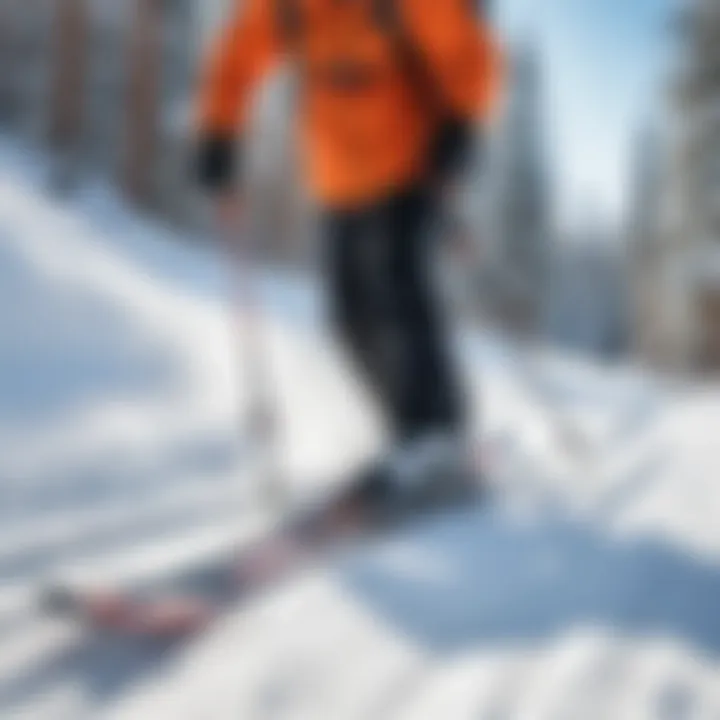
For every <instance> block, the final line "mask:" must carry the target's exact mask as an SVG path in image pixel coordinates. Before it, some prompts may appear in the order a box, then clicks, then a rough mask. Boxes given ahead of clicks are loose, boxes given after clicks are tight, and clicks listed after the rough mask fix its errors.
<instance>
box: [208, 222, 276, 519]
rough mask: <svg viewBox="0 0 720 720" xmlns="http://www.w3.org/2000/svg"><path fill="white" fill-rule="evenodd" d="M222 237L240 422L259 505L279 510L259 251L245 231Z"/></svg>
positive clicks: (231, 230)
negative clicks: (242, 392)
mask: <svg viewBox="0 0 720 720" xmlns="http://www.w3.org/2000/svg"><path fill="white" fill-rule="evenodd" d="M220 235H221V239H222V241H223V245H224V247H225V251H226V254H227V257H228V259H229V261H230V269H231V278H232V288H233V289H232V330H231V331H232V336H233V338H234V344H235V347H236V352H237V357H238V360H239V364H240V366H241V368H242V370H243V372H242V376H241V378H242V381H243V382H244V383H245V384H246V392H247V393H248V399H247V403H246V410H245V412H244V417H243V419H242V422H243V424H244V427H243V429H242V431H243V436H244V437H245V438H246V451H247V452H250V453H253V454H254V456H255V457H256V458H257V460H258V462H257V465H256V468H255V469H256V470H257V473H258V488H259V491H260V497H261V500H262V501H263V502H266V503H268V504H269V505H270V506H271V507H273V508H276V507H278V506H279V505H280V504H281V503H282V502H283V500H284V495H285V488H284V487H283V482H282V481H281V478H280V472H279V469H278V462H277V454H278V451H279V437H278V436H279V413H278V410H277V407H276V404H275V399H274V393H273V385H272V377H271V363H270V347H269V338H268V332H267V328H266V327H264V322H263V317H262V315H263V308H262V301H261V292H260V290H259V288H258V287H257V277H256V275H257V272H258V267H257V266H258V258H259V250H258V247H257V241H256V238H255V236H254V234H253V233H250V232H248V231H247V229H246V227H242V228H240V230H239V232H238V228H237V227H234V226H232V225H227V224H225V225H224V226H223V227H222V228H221V231H220Z"/></svg>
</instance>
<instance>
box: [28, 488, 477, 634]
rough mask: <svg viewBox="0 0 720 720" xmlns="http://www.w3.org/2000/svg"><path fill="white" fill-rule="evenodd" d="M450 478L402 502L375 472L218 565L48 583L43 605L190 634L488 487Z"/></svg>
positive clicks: (138, 628)
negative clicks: (149, 581) (126, 585)
mask: <svg viewBox="0 0 720 720" xmlns="http://www.w3.org/2000/svg"><path fill="white" fill-rule="evenodd" d="M444 485H445V484H444V483H442V484H439V485H438V487H441V486H444ZM448 485H449V486H450V487H451V491H450V492H448V491H447V488H446V489H445V490H443V494H442V496H438V495H437V494H433V495H426V496H425V497H423V498H419V497H415V498H413V502H406V501H403V502H402V503H399V502H396V501H395V499H394V498H389V497H388V496H387V490H386V489H385V488H384V487H383V486H382V485H381V484H378V483H376V482H374V479H373V480H371V481H370V482H364V483H360V484H359V485H358V486H357V487H356V488H354V489H353V491H351V492H347V491H346V492H344V493H341V494H340V495H339V496H338V497H336V498H334V499H333V500H331V501H330V502H326V503H324V504H323V505H321V506H320V507H317V506H315V507H314V508H312V509H310V510H305V511H303V512H300V513H297V514H296V515H295V516H294V517H293V518H292V519H290V520H289V521H288V522H286V523H285V524H283V525H281V526H280V528H279V529H276V530H274V531H271V532H269V533H268V534H267V535H266V536H265V537H264V538H261V539H260V540H258V541H257V542H255V543H252V544H251V545H250V546H249V547H245V548H243V549H241V550H240V551H238V552H237V553H235V554H234V555H233V556H231V557H229V558H225V559H222V560H219V561H218V562H217V563H216V565H214V566H213V567H206V568H203V569H202V570H201V571H200V572H199V573H190V574H188V576H187V577H180V578H174V579H173V580H172V582H171V583H170V587H168V588H165V589H162V588H153V589H150V590H146V591H145V592H140V591H138V592H133V591H132V590H125V589H120V590H117V589H116V590H113V589H101V590H91V589H87V588H85V589H83V588H72V587H65V586H62V585H58V584H56V585H54V586H51V587H48V588H45V589H44V590H43V592H42V594H41V608H42V609H43V611H45V612H47V613H49V614H51V615H53V616H55V617H63V618H70V619H74V620H76V621H78V622H80V623H82V624H84V625H87V626H89V627H91V628H95V629H99V630H103V631H107V632H115V633H120V634H124V635H136V636H141V637H150V638H157V639H176V638H181V637H186V636H189V635H192V634H195V633H198V632H200V631H202V630H203V629H204V628H206V627H207V626H208V625H209V624H210V623H211V622H212V621H213V620H214V619H215V618H216V617H218V616H219V615H220V614H222V613H223V611H224V610H226V609H227V608H228V607H231V606H233V605H237V604H238V603H240V602H242V601H243V600H246V599H248V598H249V597H250V596H252V595H254V594H255V593H257V592H260V591H262V590H263V589H264V588H267V587H268V586H271V585H272V584H273V583H276V582H279V581H280V580H283V579H286V578H288V577H289V576H290V575H292V573H293V572H296V571H299V570H301V569H303V568H305V567H307V565H308V564H309V563H310V562H312V561H314V560H317V559H319V558H320V556H321V555H322V553H323V552H324V551H326V550H328V549H331V548H332V547H334V546H336V545H337V544H338V543H340V542H343V541H346V540H355V539H361V538H362V537H366V536H369V535H376V534H378V533H382V532H383V531H388V530H391V529H393V528H397V527H399V526H401V525H403V524H404V523H407V522H411V521H412V520H417V519H419V518H422V517H428V516H430V515H432V514H434V513H436V512H439V511H443V510H448V509H450V508H452V507H458V506H462V507H467V505H468V502H472V501H474V500H475V499H477V498H478V497H479V496H480V495H481V493H480V492H479V490H480V488H479V487H478V486H476V485H474V484H472V483H467V482H466V483H465V484H464V485H463V486H460V485H458V484H457V483H452V482H450V483H448Z"/></svg>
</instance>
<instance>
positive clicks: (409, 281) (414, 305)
mask: <svg viewBox="0 0 720 720" xmlns="http://www.w3.org/2000/svg"><path fill="white" fill-rule="evenodd" d="M387 212H388V219H387V223H388V249H389V257H388V261H389V264H390V267H389V273H388V274H389V285H390V287H391V288H392V289H393V321H394V323H395V325H396V329H395V332H396V334H397V335H398V337H399V338H400V345H401V349H402V355H401V363H402V371H401V372H400V373H399V377H400V382H401V383H402V387H401V388H399V396H400V399H401V400H400V404H399V407H398V412H399V417H398V421H397V422H398V425H399V427H400V428H401V429H402V437H403V438H404V439H405V440H411V439H413V438H414V437H417V436H421V435H423V434H427V433H430V432H438V431H439V432H445V433H448V434H461V433H462V432H463V430H464V429H465V423H466V415H467V413H466V408H465V406H464V403H465V401H464V398H463V391H462V383H461V380H460V377H459V374H458V372H457V367H456V365H455V363H454V360H453V357H452V351H451V341H450V332H449V329H448V327H447V322H446V321H445V318H444V313H443V308H442V306H441V302H440V295H439V293H438V292H437V288H436V285H435V278H436V277H437V274H436V273H434V268H433V262H434V259H435V250H436V243H437V240H438V238H437V237H436V236H435V233H434V230H435V229H436V228H435V225H436V222H435V221H436V205H435V201H434V200H433V198H432V197H431V195H430V194H429V193H428V192H426V191H424V190H421V189H417V190H413V191H410V192H408V193H406V194H403V195H402V196H400V197H398V198H396V199H395V200H394V201H393V202H392V203H391V204H390V205H389V206H388V210H387Z"/></svg>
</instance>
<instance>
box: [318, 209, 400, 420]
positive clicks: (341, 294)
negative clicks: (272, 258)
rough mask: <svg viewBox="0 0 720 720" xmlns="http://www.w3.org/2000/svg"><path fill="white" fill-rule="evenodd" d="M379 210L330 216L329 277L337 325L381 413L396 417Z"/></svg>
mask: <svg viewBox="0 0 720 720" xmlns="http://www.w3.org/2000/svg"><path fill="white" fill-rule="evenodd" d="M374 220H375V213H374V212H373V209H372V208H371V209H368V210H367V211H358V212H333V213H328V214H327V215H326V217H325V248H326V254H325V260H326V279H327V283H328V288H329V298H328V299H329V305H330V315H331V324H332V327H333V330H334V332H335V334H336V335H337V336H338V338H339V339H340V340H341V342H342V344H343V346H344V348H345V350H346V351H347V353H348V355H349V356H350V359H351V360H352V362H353V363H354V365H355V367H356V369H357V370H358V372H359V374H360V377H361V380H362V381H363V383H364V384H365V385H366V386H367V387H368V389H369V390H370V391H371V393H372V395H373V399H374V400H375V401H376V402H377V403H378V404H379V406H380V408H381V411H382V412H383V413H384V414H385V415H386V416H387V417H388V418H389V419H391V418H392V417H394V412H393V403H392V399H391V397H390V381H389V377H388V368H387V365H388V362H387V358H386V355H387V353H386V351H385V348H384V347H383V345H384V343H383V340H382V333H381V331H380V327H379V322H378V321H379V319H380V318H382V316H383V315H384V313H383V312H382V310H381V305H382V303H383V287H382V286H383V283H382V281H381V278H380V274H381V269H382V266H383V264H384V263H383V257H382V252H381V251H382V250H383V248H382V245H381V241H382V238H378V237H377V235H376V233H375V232H373V231H374V229H375V228H374V226H375V222H374Z"/></svg>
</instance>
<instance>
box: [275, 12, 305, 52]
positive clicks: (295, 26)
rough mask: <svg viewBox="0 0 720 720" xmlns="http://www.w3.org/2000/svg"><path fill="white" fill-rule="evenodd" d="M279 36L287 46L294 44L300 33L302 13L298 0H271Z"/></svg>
mask: <svg viewBox="0 0 720 720" xmlns="http://www.w3.org/2000/svg"><path fill="white" fill-rule="evenodd" d="M273 2H274V3H275V16H276V22H277V27H278V31H279V36H280V38H281V39H282V41H283V43H284V44H285V45H286V46H287V47H293V46H295V45H296V44H297V43H298V41H299V40H300V35H301V33H302V25H303V22H302V13H301V12H300V7H299V3H298V0H273Z"/></svg>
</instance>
